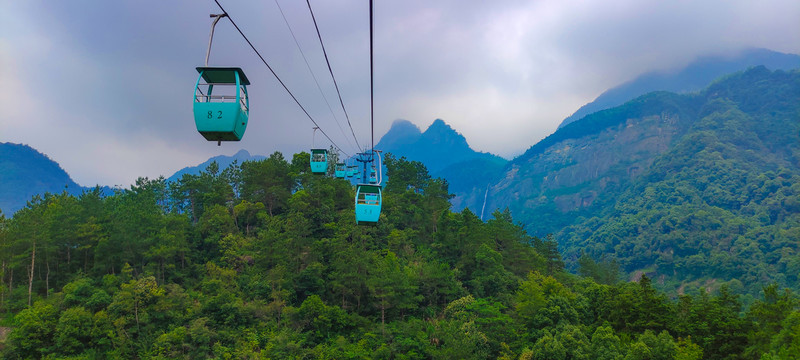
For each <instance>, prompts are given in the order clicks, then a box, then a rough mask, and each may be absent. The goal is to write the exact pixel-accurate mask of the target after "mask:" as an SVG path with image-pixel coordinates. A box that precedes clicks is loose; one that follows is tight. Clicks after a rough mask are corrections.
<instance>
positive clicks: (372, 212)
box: [355, 150, 383, 224]
mask: <svg viewBox="0 0 800 360" xmlns="http://www.w3.org/2000/svg"><path fill="white" fill-rule="evenodd" d="M356 160H357V161H359V162H361V163H362V168H363V171H362V172H361V174H362V179H361V180H362V182H361V183H359V184H358V185H356V199H355V200H356V201H355V202H356V207H355V208H356V224H362V223H371V224H374V223H377V222H378V219H380V217H381V205H382V204H383V191H382V190H383V189H382V186H381V182H382V179H381V174H380V172H376V173H375V176H374V177H372V176H370V179H369V181H367V178H366V174H368V172H367V169H366V168H367V166H371V169H373V170H374V169H376V168H377V169H380V168H381V165H383V164H382V160H381V156H380V153H379V152H377V151H375V150H371V151H369V152H365V153H360V154H358V157H357V158H356Z"/></svg>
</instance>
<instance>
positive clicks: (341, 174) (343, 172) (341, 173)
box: [334, 163, 347, 179]
mask: <svg viewBox="0 0 800 360" xmlns="http://www.w3.org/2000/svg"><path fill="white" fill-rule="evenodd" d="M334 175H335V176H336V177H337V178H339V179H344V178H345V177H346V176H347V167H345V165H344V163H336V169H335V171H334Z"/></svg>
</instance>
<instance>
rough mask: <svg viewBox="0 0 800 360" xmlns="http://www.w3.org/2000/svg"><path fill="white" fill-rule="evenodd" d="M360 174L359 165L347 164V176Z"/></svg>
mask: <svg viewBox="0 0 800 360" xmlns="http://www.w3.org/2000/svg"><path fill="white" fill-rule="evenodd" d="M356 174H358V166H355V165H348V166H347V177H353V176H356Z"/></svg>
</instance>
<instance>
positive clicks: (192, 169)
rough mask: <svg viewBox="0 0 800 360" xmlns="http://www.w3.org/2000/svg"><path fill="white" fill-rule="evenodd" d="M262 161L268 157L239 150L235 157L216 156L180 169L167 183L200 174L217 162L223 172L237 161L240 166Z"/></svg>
mask: <svg viewBox="0 0 800 360" xmlns="http://www.w3.org/2000/svg"><path fill="white" fill-rule="evenodd" d="M262 159H266V156H262V155H250V153H249V152H248V151H247V150H244V149H242V150H239V151H238V152H237V153H236V154H233V156H227V155H219V156H214V157H212V158H210V159H208V160H206V161H204V162H203V163H201V164H199V165H197V166H187V167H185V168H183V169H180V170H178V171H176V172H175V173H174V174H172V176H170V177H168V178H167V182H172V181H176V180H178V179H180V178H181V176H183V174H192V175H197V174H199V173H200V171H203V170H205V169H206V168H207V167H208V165H211V163H212V162H215V161H216V162H217V165H219V168H220V170H222V169H225V168H227V167H228V166H230V164H232V163H233V162H234V161H237V162H238V163H239V164H241V163H243V162H245V161H255V160H262Z"/></svg>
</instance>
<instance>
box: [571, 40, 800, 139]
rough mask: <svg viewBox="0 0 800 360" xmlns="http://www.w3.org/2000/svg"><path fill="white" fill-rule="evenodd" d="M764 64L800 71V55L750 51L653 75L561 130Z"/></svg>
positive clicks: (580, 113)
mask: <svg viewBox="0 0 800 360" xmlns="http://www.w3.org/2000/svg"><path fill="white" fill-rule="evenodd" d="M758 65H763V66H766V67H767V68H769V69H773V70H790V69H796V68H800V56H798V55H794V54H783V53H779V52H775V51H771V50H766V49H750V50H746V51H743V52H741V53H739V54H736V55H734V56H707V57H702V58H699V59H697V60H695V61H693V62H692V63H690V64H689V65H687V66H686V67H684V68H682V69H680V70H677V71H669V72H664V71H660V72H650V73H647V74H643V75H641V76H639V77H637V78H636V79H634V80H631V81H629V82H627V83H625V84H622V85H619V86H617V87H614V88H612V89H609V90H606V91H605V92H603V93H602V94H600V96H598V97H597V98H596V99H594V101H592V102H590V103H588V104H586V105H584V106H582V107H581V108H580V109H578V110H577V111H576V112H575V113H573V114H572V115H570V116H568V117H567V118H566V119H564V121H562V122H561V125H559V128H562V127H564V126H566V125H567V124H569V123H572V122H575V121H577V120H580V119H581V118H583V117H584V116H586V115H589V114H591V113H594V112H597V111H600V110H605V109H610V108H612V107H615V106H619V105H622V104H623V103H625V102H627V101H630V100H633V99H634V98H636V97H639V96H640V95H644V94H646V93H649V92H653V91H670V92H676V93H688V92H695V91H700V90H702V89H704V88H705V87H707V86H708V85H710V84H711V82H712V81H714V80H715V79H717V78H719V77H720V76H723V75H726V74H730V73H733V72H736V71H743V70H745V69H747V68H749V67H752V66H758Z"/></svg>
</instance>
